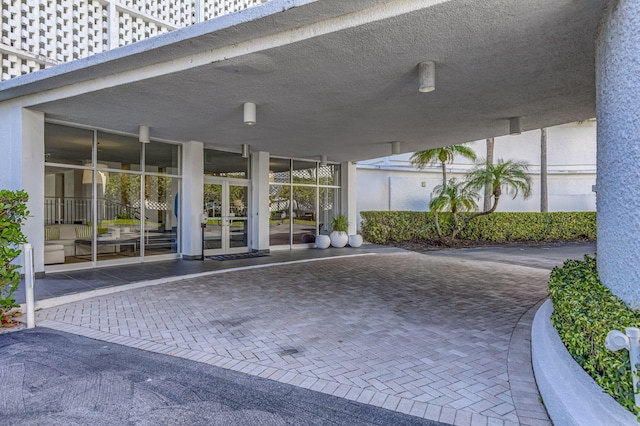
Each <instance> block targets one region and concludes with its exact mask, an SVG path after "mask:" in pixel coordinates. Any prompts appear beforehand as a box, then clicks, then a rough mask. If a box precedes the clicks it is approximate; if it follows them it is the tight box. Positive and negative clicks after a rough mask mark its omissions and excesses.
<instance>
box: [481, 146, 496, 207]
mask: <svg viewBox="0 0 640 426" xmlns="http://www.w3.org/2000/svg"><path fill="white" fill-rule="evenodd" d="M494 142H495V140H494V138H489V139H487V163H490V164H493V145H494ZM492 195H493V188H492V187H491V185H485V186H484V207H483V209H482V210H483V211H485V212H486V211H489V209H491V196H492Z"/></svg>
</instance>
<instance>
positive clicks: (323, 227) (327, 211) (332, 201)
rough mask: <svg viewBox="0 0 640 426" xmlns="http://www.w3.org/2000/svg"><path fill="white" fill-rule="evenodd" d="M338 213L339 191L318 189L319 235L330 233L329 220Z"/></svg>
mask: <svg viewBox="0 0 640 426" xmlns="http://www.w3.org/2000/svg"><path fill="white" fill-rule="evenodd" d="M338 212H340V189H339V188H323V187H320V212H319V218H318V222H319V228H320V232H321V233H327V232H330V231H331V229H330V225H331V218H333V216H334V215H335V214H337V213H338Z"/></svg>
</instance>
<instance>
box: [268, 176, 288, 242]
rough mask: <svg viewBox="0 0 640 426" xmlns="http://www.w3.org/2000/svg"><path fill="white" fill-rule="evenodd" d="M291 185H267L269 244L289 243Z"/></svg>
mask: <svg viewBox="0 0 640 426" xmlns="http://www.w3.org/2000/svg"><path fill="white" fill-rule="evenodd" d="M290 200H291V187H290V186H289V185H269V211H270V212H271V220H270V221H269V244H270V245H272V246H275V245H283V244H291V239H290V234H291V220H290V218H291V213H292V212H291V205H290Z"/></svg>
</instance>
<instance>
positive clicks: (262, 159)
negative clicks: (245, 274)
mask: <svg viewBox="0 0 640 426" xmlns="http://www.w3.org/2000/svg"><path fill="white" fill-rule="evenodd" d="M249 224H250V226H251V250H253V251H261V252H266V251H269V153H268V152H262V151H261V152H254V153H252V154H251V217H250V218H249Z"/></svg>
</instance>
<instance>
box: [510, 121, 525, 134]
mask: <svg viewBox="0 0 640 426" xmlns="http://www.w3.org/2000/svg"><path fill="white" fill-rule="evenodd" d="M520 133H522V130H521V128H520V117H511V118H510V119H509V134H510V135H519V134H520Z"/></svg>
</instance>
